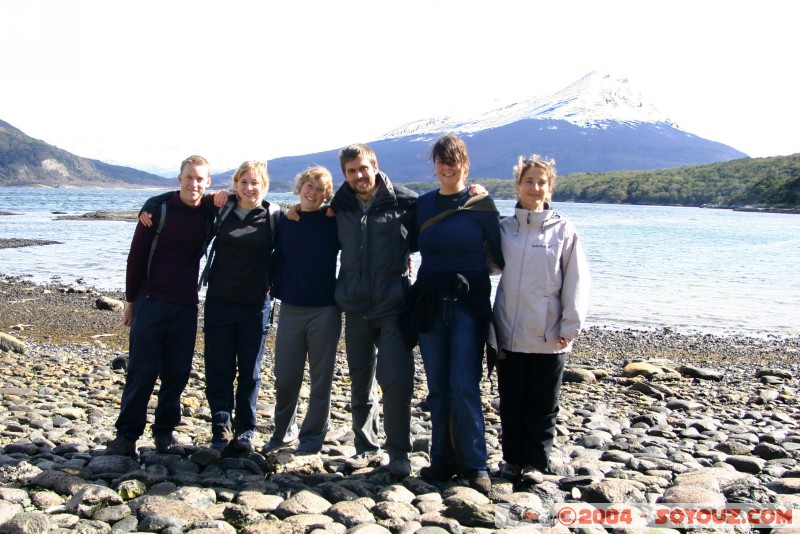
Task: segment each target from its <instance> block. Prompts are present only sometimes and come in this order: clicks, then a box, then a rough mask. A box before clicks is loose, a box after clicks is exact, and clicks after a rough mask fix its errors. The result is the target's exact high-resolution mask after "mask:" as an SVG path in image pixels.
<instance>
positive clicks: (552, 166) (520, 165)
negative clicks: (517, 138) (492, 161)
mask: <svg viewBox="0 0 800 534" xmlns="http://www.w3.org/2000/svg"><path fill="white" fill-rule="evenodd" d="M531 167H539V168H540V169H543V170H544V172H545V175H546V176H547V183H548V185H549V186H550V191H551V192H552V190H553V188H554V187H555V185H556V160H554V159H552V158H545V157H543V156H540V155H538V154H532V155H530V156H520V157H519V159H518V160H517V164H516V165H514V183H515V184H519V183H520V180H522V177H523V176H525V173H526V172H528V170H529V169H530V168H531Z"/></svg>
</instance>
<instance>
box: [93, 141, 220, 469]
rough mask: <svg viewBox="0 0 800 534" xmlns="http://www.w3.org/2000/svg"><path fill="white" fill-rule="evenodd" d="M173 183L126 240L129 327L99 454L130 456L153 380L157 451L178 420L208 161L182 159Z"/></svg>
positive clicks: (190, 342) (205, 222) (193, 320)
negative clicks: (110, 423) (114, 406)
mask: <svg viewBox="0 0 800 534" xmlns="http://www.w3.org/2000/svg"><path fill="white" fill-rule="evenodd" d="M178 183H179V184H180V189H179V190H178V191H176V192H175V193H174V194H173V195H172V197H171V198H170V199H169V200H168V201H167V202H166V210H165V211H164V210H162V209H161V208H159V210H158V212H156V213H155V214H154V220H153V225H152V226H150V227H146V226H144V225H143V224H142V223H138V224H137V226H136V230H135V232H134V235H133V241H132V242H131V250H130V254H129V255H128V268H127V273H126V277H125V278H126V279H125V300H126V301H127V302H126V305H125V311H124V312H123V323H124V324H125V325H126V326H129V327H130V329H131V332H130V348H129V355H130V358H129V362H128V369H127V375H126V378H125V388H124V389H123V392H122V401H121V406H120V413H119V417H118V418H117V422H116V425H115V426H116V428H117V436H116V438H114V439H113V440H112V441H111V442H109V444H108V446H107V449H106V454H117V455H125V456H131V455H134V454H136V440H137V439H139V437H140V436H141V435H142V434H143V433H144V427H145V423H146V417H147V403H148V402H149V400H150V396H151V395H152V393H153V389H154V387H155V383H156V379H157V378H159V377H160V378H161V387H160V390H159V393H158V404H157V406H156V410H155V421H154V423H153V425H152V431H153V439H154V441H155V445H156V449H157V450H158V451H159V452H166V451H167V450H168V449H169V448H170V447H171V446H172V445H173V444H174V439H173V435H172V432H173V430H174V429H175V427H176V426H177V424H178V423H179V422H180V417H181V410H180V396H181V393H183V389H184V388H185V387H186V384H187V382H188V381H189V373H190V372H191V368H192V355H193V354H194V343H195V336H196V334H197V302H198V299H197V277H198V274H199V270H200V258H202V256H203V253H204V252H205V246H206V239H207V236H208V231H209V229H210V222H211V213H210V212H209V211H207V210H206V209H205V208H203V207H202V206H201V200H202V198H203V193H204V192H205V190H206V188H207V187H208V186H209V184H210V183H211V170H210V168H209V164H208V161H207V160H206V159H205V158H203V157H201V156H189V157H188V158H186V159H185V160H184V161H183V162H182V163H181V172H180V175H179V176H178ZM165 212H166V213H165ZM162 217H164V218H165V219H164V222H163V225H162V224H160V222H161V218H162Z"/></svg>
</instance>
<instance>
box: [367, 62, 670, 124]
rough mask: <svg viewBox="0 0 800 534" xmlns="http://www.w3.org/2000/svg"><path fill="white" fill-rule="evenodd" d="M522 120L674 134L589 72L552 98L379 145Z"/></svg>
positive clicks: (616, 82)
mask: <svg viewBox="0 0 800 534" xmlns="http://www.w3.org/2000/svg"><path fill="white" fill-rule="evenodd" d="M525 119H538V120H563V121H567V122H569V123H572V124H575V125H576V126H581V127H584V128H602V127H603V126H604V125H605V124H607V123H609V122H618V123H626V124H633V123H664V124H667V125H669V126H671V127H673V128H678V127H677V125H675V124H674V123H673V122H672V121H671V120H670V119H669V117H667V116H666V115H665V114H663V113H661V112H660V111H659V110H658V109H656V108H655V107H654V106H653V105H652V104H650V103H648V102H646V101H645V99H644V98H643V97H642V94H641V93H640V92H639V91H637V90H635V89H634V88H633V87H632V86H631V85H630V83H629V82H628V80H627V79H624V78H615V77H612V76H611V75H608V74H599V73H597V72H591V73H589V74H587V75H586V76H584V77H583V78H581V79H580V80H578V81H576V82H575V83H573V84H572V85H570V86H568V87H566V88H564V89H562V90H560V91H558V92H556V93H554V94H552V95H550V96H546V97H533V98H530V99H528V100H525V101H522V102H515V103H510V104H507V105H504V106H500V107H495V108H493V109H490V110H488V111H486V112H484V113H481V114H479V115H478V116H477V117H476V116H474V115H473V116H467V115H466V114H458V113H453V114H449V115H445V116H441V117H434V118H430V119H423V120H418V121H414V122H410V123H408V124H405V125H403V126H401V127H399V128H397V129H395V130H392V131H390V132H388V133H387V134H385V135H384V136H383V137H382V138H381V139H396V138H400V137H408V136H428V135H441V134H444V133H453V132H455V133H462V134H470V133H474V132H480V131H483V130H488V129H491V128H497V127H499V126H505V125H506V124H511V123H513V122H517V121H521V120H525Z"/></svg>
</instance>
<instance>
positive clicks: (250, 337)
mask: <svg viewBox="0 0 800 534" xmlns="http://www.w3.org/2000/svg"><path fill="white" fill-rule="evenodd" d="M270 306H271V300H270V299H267V300H266V301H265V302H264V303H263V304H262V305H252V304H249V305H248V304H237V303H235V302H227V301H224V300H221V299H218V298H215V297H206V307H205V312H206V313H205V325H204V331H205V337H204V339H205V345H206V348H205V353H204V358H205V363H206V398H207V399H208V406H209V408H210V409H211V417H212V420H211V425H212V432H214V434H215V435H220V433H222V434H224V433H226V432H230V431H231V430H233V431H234V432H235V433H236V434H240V433H242V432H244V431H246V430H254V429H255V427H256V401H257V400H258V389H259V386H260V384H261V360H262V359H263V357H264V340H265V338H266V336H267V330H268V328H269V324H268V319H269V310H270ZM237 375H238V377H237ZM234 380H236V394H235V396H234V389H233V383H234ZM234 411H235V419H234V418H233V414H234Z"/></svg>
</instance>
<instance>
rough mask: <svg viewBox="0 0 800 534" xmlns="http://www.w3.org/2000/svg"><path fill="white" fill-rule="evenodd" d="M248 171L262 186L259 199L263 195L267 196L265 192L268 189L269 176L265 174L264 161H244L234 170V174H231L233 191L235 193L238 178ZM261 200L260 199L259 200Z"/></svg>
mask: <svg viewBox="0 0 800 534" xmlns="http://www.w3.org/2000/svg"><path fill="white" fill-rule="evenodd" d="M247 171H250V172H252V173H253V176H255V177H256V178H258V180H259V181H260V182H261V185H262V186H263V188H262V190H261V198H264V195H266V194H267V190H268V189H269V174H268V173H267V162H266V161H255V160H250V161H245V162H244V163H242V164H241V165H239V168H238V169H236V172H235V173H233V180H232V183H233V190H234V191H236V184H237V183H239V178H241V177H242V175H243V174H244V173H246V172H247ZM259 200H261V199H259Z"/></svg>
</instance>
